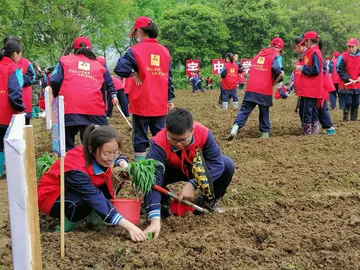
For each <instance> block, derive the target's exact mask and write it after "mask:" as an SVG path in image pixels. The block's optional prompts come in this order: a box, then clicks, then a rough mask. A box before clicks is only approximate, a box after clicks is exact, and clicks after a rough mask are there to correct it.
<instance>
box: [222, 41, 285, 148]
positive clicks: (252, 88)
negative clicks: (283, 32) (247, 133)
mask: <svg viewBox="0 0 360 270" xmlns="http://www.w3.org/2000/svg"><path fill="white" fill-rule="evenodd" d="M283 48H284V41H283V40H282V39H281V38H274V39H273V40H272V41H271V43H270V47H269V48H265V49H262V50H261V51H260V52H259V54H258V55H256V56H255V57H254V58H253V59H252V61H251V68H250V71H249V80H248V83H247V85H246V90H245V94H244V99H243V101H242V104H241V108H240V111H239V113H238V115H237V117H236V119H235V122H234V125H233V127H232V129H231V132H230V134H229V136H228V140H229V141H230V140H233V139H234V138H235V136H236V134H237V132H238V130H239V128H242V127H243V126H245V124H246V121H247V119H248V117H249V115H250V113H251V112H252V111H253V110H254V108H255V107H256V105H258V106H259V110H260V115H259V128H260V132H261V137H260V138H268V137H269V132H270V128H271V126H270V112H269V109H270V106H272V97H273V87H274V84H280V81H282V76H283V65H282V58H281V53H282V49H283ZM279 86H280V85H277V86H276V87H277V88H278V87H279Z"/></svg>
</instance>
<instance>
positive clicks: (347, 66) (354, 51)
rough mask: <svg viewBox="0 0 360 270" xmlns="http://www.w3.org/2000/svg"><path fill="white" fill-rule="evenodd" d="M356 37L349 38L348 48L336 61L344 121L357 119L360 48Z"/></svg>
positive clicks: (359, 92) (359, 90)
mask: <svg viewBox="0 0 360 270" xmlns="http://www.w3.org/2000/svg"><path fill="white" fill-rule="evenodd" d="M358 45H359V42H358V40H357V39H356V38H351V39H350V40H349V41H348V43H347V44H346V46H347V47H348V50H347V51H346V52H344V53H342V54H341V56H340V57H339V60H338V63H337V72H338V74H339V76H340V79H341V82H340V83H339V92H340V93H342V94H345V107H344V110H343V120H344V121H348V120H351V121H357V118H358V109H359V97H360V50H359V49H358ZM350 114H351V115H350Z"/></svg>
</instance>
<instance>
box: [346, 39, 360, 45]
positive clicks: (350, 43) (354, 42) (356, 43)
mask: <svg viewBox="0 0 360 270" xmlns="http://www.w3.org/2000/svg"><path fill="white" fill-rule="evenodd" d="M357 45H359V41H358V40H357V39H356V38H350V39H349V41H348V42H347V43H346V46H357Z"/></svg>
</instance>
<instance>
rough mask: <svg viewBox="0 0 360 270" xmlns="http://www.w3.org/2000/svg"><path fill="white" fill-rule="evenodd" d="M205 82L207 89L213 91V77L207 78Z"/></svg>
mask: <svg viewBox="0 0 360 270" xmlns="http://www.w3.org/2000/svg"><path fill="white" fill-rule="evenodd" d="M205 81H206V85H205V89H207V90H208V89H211V90H212V89H213V85H212V84H213V79H212V77H206V79H205Z"/></svg>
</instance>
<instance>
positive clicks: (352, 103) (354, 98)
mask: <svg viewBox="0 0 360 270" xmlns="http://www.w3.org/2000/svg"><path fill="white" fill-rule="evenodd" d="M344 96H345V108H347V109H350V108H353V109H356V108H358V107H359V98H360V94H356V93H355V91H354V92H353V93H351V94H345V95H344Z"/></svg>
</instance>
